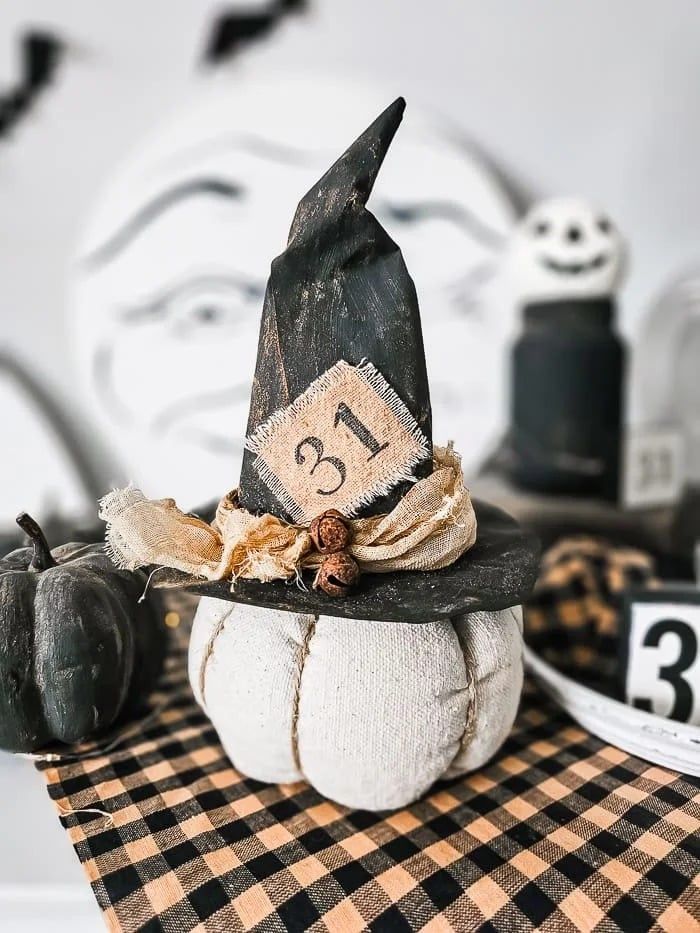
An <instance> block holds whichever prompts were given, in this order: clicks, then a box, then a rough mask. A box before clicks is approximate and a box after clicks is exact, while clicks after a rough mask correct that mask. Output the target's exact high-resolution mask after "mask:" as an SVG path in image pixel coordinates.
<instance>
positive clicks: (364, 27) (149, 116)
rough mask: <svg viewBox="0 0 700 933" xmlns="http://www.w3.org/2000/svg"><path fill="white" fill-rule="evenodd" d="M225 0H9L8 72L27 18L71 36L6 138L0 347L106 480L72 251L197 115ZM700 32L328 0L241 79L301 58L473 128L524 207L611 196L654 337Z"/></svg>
mask: <svg viewBox="0 0 700 933" xmlns="http://www.w3.org/2000/svg"><path fill="white" fill-rule="evenodd" d="M224 5H225V4H222V3H221V2H218V3H214V2H209V0H179V2H178V3H177V4H172V3H167V2H165V0H160V2H152V3H149V4H143V3H141V2H139V0H121V2H119V3H116V2H109V3H101V4H94V3H91V2H89V0H72V2H71V0H63V2H62V3H61V4H55V3H51V2H49V0H43V2H39V0H4V2H3V4H2V6H1V7H0V36H2V46H1V47H0V81H1V83H3V84H8V83H12V81H14V80H15V79H16V68H17V64H16V61H15V60H14V36H15V35H16V34H17V32H18V31H19V30H21V29H22V28H26V27H27V26H29V25H36V24H39V25H42V24H43V25H47V26H49V27H53V28H55V29H56V31H57V32H58V33H59V34H60V35H61V36H62V37H64V38H65V39H66V40H67V41H68V42H69V44H70V46H71V48H70V51H69V54H68V58H67V61H66V65H65V67H63V68H62V69H60V72H59V75H58V77H57V80H56V83H55V86H54V87H53V88H52V89H50V90H48V91H47V92H46V93H45V94H44V95H43V96H42V97H41V98H40V100H39V101H38V103H37V105H36V106H35V108H34V110H33V111H32V113H31V114H30V115H29V116H28V117H27V118H26V119H24V120H23V121H22V122H21V124H20V125H19V126H18V127H17V129H16V131H15V132H14V134H13V136H12V138H10V139H9V140H7V139H4V140H2V141H0V216H2V218H3V223H2V227H1V228H0V230H1V232H2V235H1V236H0V266H1V269H2V275H0V302H1V303H0V308H1V309H2V312H1V319H0V346H1V347H3V348H5V349H9V351H10V352H11V353H12V354H13V355H15V356H17V357H18V358H19V359H21V360H23V361H25V362H26V363H28V364H29V365H30V366H31V367H32V368H33V369H34V371H35V372H38V374H39V375H40V376H41V378H42V380H43V381H44V382H45V383H46V384H47V385H48V386H49V388H50V389H51V390H52V391H54V392H55V394H56V396H57V397H58V398H59V399H61V400H62V402H63V403H64V404H65V405H66V406H67V407H68V408H69V409H70V410H71V412H72V413H73V420H74V421H75V423H76V424H77V426H78V429H79V430H81V431H82V432H83V434H85V435H86V436H87V437H88V438H89V439H90V446H91V450H92V452H93V456H94V457H95V458H99V459H100V462H101V464H102V466H103V475H104V478H105V481H107V480H108V479H121V478H122V477H120V476H111V475H110V471H112V472H113V470H112V468H110V467H109V466H108V465H107V466H105V465H104V464H109V463H110V462H113V461H111V460H110V458H109V457H103V456H102V454H101V451H102V447H103V446H104V444H103V442H102V441H100V440H99V439H98V438H96V437H95V435H94V433H93V432H91V429H90V426H89V425H88V424H87V422H86V420H85V415H84V409H83V406H82V403H81V398H80V393H79V390H78V388H77V386H78V383H77V379H76V373H75V366H74V364H73V361H72V357H71V353H70V347H69V343H70V336H69V333H70V332H69V330H68V328H67V327H66V280H67V273H68V262H69V257H70V256H71V255H72V254H73V250H74V247H75V244H76V242H77V240H78V237H79V231H80V228H81V224H82V222H83V221H84V219H85V217H86V215H87V214H88V213H89V208H90V205H91V204H92V203H93V201H94V198H95V197H96V195H97V192H98V191H99V189H100V187H101V185H102V183H103V182H104V180H105V179H106V178H107V177H108V176H109V174H110V171H111V170H112V169H113V168H114V166H115V165H117V164H118V163H119V162H120V161H121V159H122V158H123V157H124V156H125V154H126V153H128V152H129V151H130V150H132V149H133V148H134V145H135V144H136V142H137V141H138V140H139V139H140V138H141V136H142V135H143V134H144V133H145V132H146V131H147V130H149V129H150V128H151V127H152V126H153V124H154V123H156V122H158V121H159V120H160V119H161V118H162V117H164V116H165V115H167V114H168V113H169V112H173V111H175V112H177V107H178V102H179V101H180V100H181V97H182V95H183V93H184V92H185V91H186V90H187V88H188V87H189V86H190V85H191V82H192V81H193V78H194V77H196V75H197V69H198V67H199V66H198V61H199V59H200V56H201V50H202V47H203V43H204V42H205V39H206V35H207V23H206V20H207V17H208V16H210V15H211V13H212V11H213V10H218V9H221V8H222V6H224ZM239 5H241V4H239ZM254 5H256V6H261V7H262V6H265V3H264V2H262V0H261V2H259V3H257V4H254ZM228 6H233V4H228ZM245 6H246V8H251V6H253V4H250V3H246V4H245ZM699 40H700V7H698V5H697V4H696V3H693V2H692V0H672V2H670V3H667V4H664V5H661V4H658V3H654V2H652V0H624V2H622V0H620V2H618V3H615V4H609V3H607V2H604V0H590V2H588V3H586V4H585V5H584V4H580V3H577V2H573V0H541V2H539V3H537V4H526V3H520V2H517V0H495V2H491V3H489V4H485V3H482V2H468V0H462V2H460V3H459V4H457V3H454V2H453V0H432V2H431V3H430V4H418V3H408V2H406V0H403V2H401V0H383V2H380V3H378V2H376V0H353V2H352V3H348V2H342V0H315V2H314V0H311V3H310V9H309V11H308V12H307V13H306V14H304V15H291V16H288V17H287V18H286V19H285V21H284V22H283V23H282V24H281V25H280V26H279V27H278V28H277V30H276V31H275V32H274V34H273V35H272V37H271V39H270V40H269V41H267V40H265V41H263V42H259V43H256V44H254V45H252V46H250V47H249V48H248V49H246V50H245V51H244V52H243V53H242V54H241V55H239V56H238V58H237V60H236V62H235V63H234V64H232V65H230V66H227V80H232V81H239V80H240V81H244V80H247V81H254V80H255V78H256V75H257V76H260V75H265V76H266V77H268V78H269V77H270V76H272V77H273V78H274V77H275V76H276V75H279V80H280V81H283V80H284V75H285V74H286V73H287V72H288V70H289V69H290V68H292V67H297V66H298V65H299V64H300V63H310V64H312V65H313V67H314V68H315V69H317V70H319V71H321V72H323V71H324V70H325V71H327V72H331V73H333V74H336V75H339V76H342V75H345V76H348V77H349V78H350V80H352V78H353V76H357V75H361V76H362V78H363V80H365V81H370V82H371V81H373V80H377V81H380V82H382V83H383V84H384V85H386V86H387V87H390V88H392V89H396V90H400V91H401V92H402V93H403V94H404V95H405V96H406V97H407V98H408V100H409V104H411V103H414V104H416V105H418V106H424V107H426V108H427V109H428V110H430V111H432V112H435V113H437V114H442V115H444V116H445V117H447V118H449V119H450V120H451V121H452V122H453V123H454V124H455V125H456V126H458V127H460V128H462V130H463V131H464V133H465V134H466V135H467V136H468V137H469V138H471V139H472V140H473V141H474V142H475V143H476V145H477V146H478V147H479V148H480V149H481V150H482V151H483V152H484V153H486V154H487V155H488V157H489V158H490V159H491V160H492V161H493V163H494V164H495V165H496V166H497V167H498V169H499V170H500V172H501V173H502V174H503V176H504V177H505V178H506V179H507V180H508V182H509V184H510V185H511V186H512V188H513V189H514V190H515V191H516V192H517V194H518V196H519V197H520V199H521V200H522V202H523V203H527V202H528V201H529V200H530V199H531V198H532V197H535V196H539V195H549V194H557V193H580V194H583V195H585V196H589V197H592V198H593V199H594V200H595V201H597V202H599V203H601V204H602V205H604V206H605V207H606V209H607V210H609V212H610V214H611V216H612V217H613V218H615V219H616V220H617V222H618V223H619V225H620V226H621V228H622V229H623V230H624V231H626V233H627V235H628V238H629V242H630V248H631V267H630V276H629V279H628V284H627V286H626V289H625V292H624V301H623V309H622V325H623V329H624V330H625V332H626V333H627V334H629V335H632V336H634V334H635V333H636V331H637V330H638V327H639V324H640V321H641V318H642V315H643V313H644V311H645V309H646V308H647V307H648V306H649V305H650V303H651V301H652V299H653V297H654V296H655V294H656V293H657V291H658V290H659V288H660V287H661V286H662V285H663V284H664V283H665V282H666V281H667V280H668V278H669V277H670V276H672V275H674V274H675V273H676V272H677V271H678V270H679V268H681V267H683V266H685V265H686V264H687V263H689V262H691V261H692V260H693V259H694V258H695V257H696V256H697V252H698V242H697V241H698V237H697V230H698V228H700V188H699V187H698V185H697V183H696V177H695V176H696V173H697V168H696V166H697V164H698V149H700V107H698V106H697V99H696V98H697V96H698V91H697V88H698V87H699V86H700V84H699V82H698V78H699V77H700V74H699V72H700V59H698V56H697V48H698V42H699ZM419 182H420V179H417V184H419ZM641 414H642V416H643V412H642V413H641Z"/></svg>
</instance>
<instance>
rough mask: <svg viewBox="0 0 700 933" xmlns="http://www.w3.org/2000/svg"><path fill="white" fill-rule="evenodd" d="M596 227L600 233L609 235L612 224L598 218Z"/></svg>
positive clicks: (604, 218) (605, 219)
mask: <svg viewBox="0 0 700 933" xmlns="http://www.w3.org/2000/svg"><path fill="white" fill-rule="evenodd" d="M597 225H598V229H599V230H600V232H601V233H610V231H611V230H612V224H611V222H610V221H609V220H608V218H607V217H599V218H598V224H597Z"/></svg>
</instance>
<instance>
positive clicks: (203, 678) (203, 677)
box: [199, 603, 236, 709]
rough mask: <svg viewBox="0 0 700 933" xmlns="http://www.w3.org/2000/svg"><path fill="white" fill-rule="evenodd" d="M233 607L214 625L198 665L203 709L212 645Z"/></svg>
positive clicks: (205, 702)
mask: <svg viewBox="0 0 700 933" xmlns="http://www.w3.org/2000/svg"><path fill="white" fill-rule="evenodd" d="M235 605H236V604H235V603H234V604H233V605H232V606H231V608H230V609H229V611H228V612H225V613H224V615H223V616H222V617H221V618H220V619H219V621H218V622H217V623H216V627H215V629H214V631H213V632H212V634H211V635H210V636H209V640H208V641H207V646H206V648H205V649H204V654H203V655H202V662H201V664H200V665H199V695H200V697H201V698H202V706H203V707H204V709H206V708H207V701H206V696H205V693H206V685H207V666H208V664H209V661H210V660H211V656H212V655H213V653H214V643H215V642H216V639H217V638H218V637H219V635H220V634H221V633H222V632H223V630H224V626H225V625H226V622H227V621H228V620H229V618H230V617H231V614H232V613H233V610H234V608H235Z"/></svg>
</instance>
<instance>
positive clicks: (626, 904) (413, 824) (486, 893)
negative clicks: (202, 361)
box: [39, 551, 700, 933]
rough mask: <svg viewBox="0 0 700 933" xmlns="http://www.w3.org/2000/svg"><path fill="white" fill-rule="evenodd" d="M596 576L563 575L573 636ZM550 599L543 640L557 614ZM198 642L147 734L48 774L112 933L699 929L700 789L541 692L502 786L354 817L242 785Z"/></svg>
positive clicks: (177, 656) (527, 707)
mask: <svg viewBox="0 0 700 933" xmlns="http://www.w3.org/2000/svg"><path fill="white" fill-rule="evenodd" d="M589 558H590V555H589ZM589 558H586V556H585V555H579V556H578V557H576V558H575V565H574V568H573V569H572V570H571V573H572V574H574V576H575V573H578V572H579V571H581V569H582V568H583V571H584V577H585V578H586V580H587V581H588V584H586V585H584V584H583V583H581V582H580V580H579V581H578V582H575V581H574V577H572V576H570V575H567V574H566V573H564V572H562V570H561V566H562V564H561V561H555V562H554V563H553V566H555V567H557V568H558V570H557V574H558V577H557V576H556V575H555V579H558V583H557V586H561V592H562V600H561V605H563V606H566V608H565V610H564V614H565V615H566V617H567V618H569V617H571V618H574V619H580V618H582V617H583V616H584V615H585V613H586V612H597V611H598V609H599V608H600V607H598V608H596V604H595V600H593V599H591V598H590V585H589V584H591V581H592V580H593V582H594V584H595V585H594V589H595V590H596V593H597V594H598V595H600V593H601V592H603V591H604V590H605V587H609V582H610V579H611V578H614V579H615V580H617V579H618V577H617V574H618V570H619V568H617V565H615V567H612V569H611V565H610V564H609V562H608V561H606V559H605V555H604V554H601V552H599V551H598V552H596V554H595V555H594V558H595V559H594V560H593V563H591V562H590V560H589ZM611 559H613V558H611ZM615 559H616V558H615ZM582 561H583V563H582ZM587 561H588V563H587ZM596 561H597V562H598V563H597V564H596ZM625 566H626V565H625ZM635 566H636V565H635ZM591 567H593V570H591ZM545 570H546V565H545ZM635 572H636V571H635ZM591 574H593V576H592V575H591ZM601 574H602V576H601ZM611 574H612V577H611ZM596 580H597V581H598V582H597V583H595V581H596ZM572 581H574V582H572ZM601 581H602V582H601ZM550 582H551V581H550ZM587 586H588V588H587ZM582 587H583V589H582ZM613 589H614V587H613ZM539 592H540V597H538V596H536V597H535V604H534V609H535V613H537V612H539V613H540V615H539V617H538V618H537V621H538V622H539V625H540V630H541V628H542V626H543V625H545V624H546V620H549V621H551V619H552V618H553V614H556V606H557V605H558V602H557V599H556V595H554V596H553V589H552V586H545V587H544V589H540V591H539ZM576 592H581V593H582V596H581V598H582V599H584V600H587V601H586V605H585V606H584V607H580V608H579V611H578V613H577V611H576V609H575V607H574V606H573V603H575V594H576ZM543 593H544V594H545V595H544V606H543V605H542V604H541V603H540V604H538V602H537V600H538V599H539V598H541V596H542V594H543ZM572 600H573V602H572ZM602 605H603V608H604V609H606V608H607V609H609V608H610V605H612V604H611V603H609V602H606V600H603V601H602ZM172 619H173V617H172V616H171V617H170V621H172ZM543 620H544V621H543ZM591 624H593V623H591ZM536 625H537V622H536ZM603 628H604V629H605V626H603ZM185 630H186V626H185V625H184V623H183V625H182V626H181V627H180V629H178V630H177V631H176V633H175V635H176V637H174V638H173V644H172V649H171V653H170V657H169V663H168V669H167V672H166V675H165V677H164V680H163V684H162V690H161V692H160V694H159V695H157V696H156V697H155V698H154V712H152V714H151V715H150V716H149V717H148V718H147V719H146V720H144V721H143V722H142V723H141V724H139V725H138V726H136V727H134V728H133V729H132V731H131V732H128V733H127V734H126V736H125V737H122V740H121V741H120V742H119V743H118V744H116V745H115V746H114V747H113V748H112V750H111V751H107V752H104V753H101V754H94V755H93V756H92V757H87V758H83V759H81V760H65V761H62V762H59V763H56V762H45V763H42V764H41V765H39V767H40V768H41V769H42V770H43V772H44V775H45V778H46V780H47V784H48V789H49V793H50V795H51V797H52V798H53V800H54V801H55V803H56V805H57V807H58V808H59V810H60V811H61V813H62V814H65V813H66V811H82V812H73V813H70V814H68V815H62V816H61V820H62V822H63V824H64V826H65V827H66V829H67V831H68V833H69V836H70V838H71V841H72V843H73V845H74V847H75V850H76V853H77V855H78V858H79V859H80V861H81V862H82V865H83V868H84V870H85V873H86V876H87V878H88V880H89V882H90V884H91V885H92V889H93V891H94V894H95V897H96V898H97V901H98V903H99V905H100V907H101V908H102V910H103V911H104V917H105V920H106V921H107V925H108V927H109V928H110V929H113V930H127V931H135V930H145V931H153V933H155V931H171V933H179V931H190V930H197V931H222V933H224V931H226V933H229V931H238V930H258V931H276V930H280V931H289V930H291V931H296V930H299V931H301V930H318V931H323V930H331V931H340V933H346V931H354V930H357V931H360V930H373V931H404V930H405V931H415V930H427V931H433V933H437V931H448V930H456V931H460V933H462V931H464V933H466V931H471V930H482V931H504V933H511V931H525V930H542V931H556V933H560V931H574V930H576V931H580V930H597V931H613V930H622V931H642V930H670V931H678V933H686V931H692V930H697V929H700V780H698V779H696V778H690V777H684V776H682V775H679V774H676V773H674V772H671V771H667V770H665V769H663V768H659V767H655V766H653V765H650V764H648V763H647V762H644V761H641V760H640V759H637V758H632V757H630V756H628V755H627V754H626V753H624V752H622V751H620V750H619V749H617V748H613V747H611V746H609V745H605V744H604V743H603V742H601V741H599V740H597V739H596V738H594V737H592V736H591V735H590V734H588V733H586V732H585V731H583V730H582V729H580V728H579V727H578V726H576V725H575V724H574V723H572V721H571V720H570V719H568V718H567V717H566V716H565V715H564V714H562V713H561V712H559V711H558V710H557V709H556V708H555V707H553V706H552V705H551V704H550V703H549V701H548V700H546V699H545V698H544V697H543V696H542V694H541V693H540V692H539V691H538V690H537V689H536V688H535V687H534V686H533V685H528V686H527V688H526V691H525V695H524V698H523V702H522V708H521V712H520V715H519V717H518V720H517V723H516V725H515V728H514V730H513V733H512V735H511V737H510V738H509V740H508V742H507V743H506V745H505V746H504V747H503V749H502V750H501V751H500V752H499V754H498V755H497V757H496V758H495V759H494V760H493V762H492V763H491V764H490V765H489V766H488V767H486V768H484V769H483V770H482V771H479V772H478V773H476V774H472V775H470V776H468V777H466V778H461V779H459V780H456V781H452V782H447V783H444V784H441V785H438V786H437V787H435V788H434V790H433V791H432V793H430V794H429V795H428V796H426V797H425V798H423V799H422V800H420V801H419V802H418V803H416V804H414V805H412V806H410V807H408V808H406V809H405V810H401V811H398V812H392V813H384V814H377V813H367V812H364V811H354V810H348V809H347V808H344V807H341V806H338V805H336V804H334V803H331V802H329V801H328V800H326V799H324V798H323V797H321V796H319V794H317V793H316V792H315V791H314V790H313V789H312V788H311V787H309V786H308V785H306V784H293V785H267V784H261V783H259V782H257V781H253V780H250V779H248V778H245V777H243V776H242V775H240V774H239V773H238V772H237V771H235V770H234V769H233V767H232V766H231V763H230V761H229V760H228V758H227V757H226V755H225V754H224V752H223V750H222V748H221V745H220V744H219V742H218V739H217V736H216V733H215V732H214V730H213V729H212V727H211V725H210V723H209V722H208V720H207V719H206V718H205V717H204V715H203V714H202V713H201V711H200V710H199V708H198V707H197V706H196V705H195V703H194V700H193V698H192V695H191V693H190V689H189V686H188V683H187V679H186V665H185V654H184V653H185V635H186V631H185ZM603 634H605V632H603ZM90 811H92V812H90ZM94 811H102V814H101V813H99V812H94ZM103 814H104V815H103Z"/></svg>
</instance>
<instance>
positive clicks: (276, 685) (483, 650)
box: [189, 598, 523, 810]
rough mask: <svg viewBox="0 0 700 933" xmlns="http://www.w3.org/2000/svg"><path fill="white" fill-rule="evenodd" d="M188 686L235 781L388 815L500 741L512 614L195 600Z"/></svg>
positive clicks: (511, 658) (514, 702)
mask: <svg viewBox="0 0 700 933" xmlns="http://www.w3.org/2000/svg"><path fill="white" fill-rule="evenodd" d="M189 673H190V681H191V684H192V688H193V690H194V694H195V697H196V698H197V701H198V702H199V703H200V705H201V706H202V708H203V709H204V710H205V711H206V713H207V714H208V716H209V718H210V719H211V721H212V723H213V725H214V727H215V728H216V730H217V732H218V734H219V738H220V739H221V742H222V744H223V746H224V748H225V749H226V752H227V753H228V755H229V757H230V758H231V760H232V761H233V763H234V765H235V767H236V768H237V769H238V770H240V771H241V772H242V773H243V774H246V775H248V776H250V777H252V778H256V779H257V780H260V781H268V782H279V783H288V782H293V781H299V780H302V779H306V780H307V781H309V782H310V783H311V784H312V785H313V786H314V787H315V788H316V789H317V790H318V791H320V792H321V793H322V794H324V795H325V796H326V797H329V798H331V799H332V800H335V801H337V802H338V803H341V804H345V805H347V806H350V807H358V808H362V809H366V810H383V809H393V808H396V807H401V806H404V805H406V804H409V803H411V802H412V801H413V800H415V799H416V798H418V797H420V796H421V795H422V794H423V793H425V791H427V790H428V789H429V788H430V786H431V785H432V784H433V783H434V782H435V781H437V780H438V779H440V778H449V777H455V776H457V775H459V774H462V773H464V772H466V771H471V770H474V769H475V768H479V767H480V766H481V765H483V764H484V763H485V762H486V761H487V760H488V759H489V758H490V757H491V756H492V755H493V754H494V753H495V752H496V751H497V749H498V748H499V747H500V745H501V744H502V742H503V741H504V739H505V738H506V736H507V735H508V732H509V731H510V728H511V726H512V724H513V720H514V718H515V714H516V711H517V707H518V701H519V699H520V692H521V688H522V679H523V665H522V613H521V609H520V607H519V606H517V607H514V608H511V609H505V610H502V611H499V612H476V613H472V614H470V615H465V616H462V617H461V618H459V619H455V620H453V621H451V622H448V621H445V622H431V623H426V624H425V625H415V624H408V623H393V622H392V623H388V622H366V621H360V620H357V619H340V618H334V617H330V616H320V617H319V618H315V617H314V616H312V615H300V614H295V613H291V612H279V611H276V610H271V609H263V608H256V607H251V606H243V605H240V604H237V603H230V602H227V601H224V600H219V599H210V598H203V599H202V600H201V602H200V604H199V608H198V610H197V614H196V616H195V620H194V626H193V630H192V639H191V644H190V657H189Z"/></svg>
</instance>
